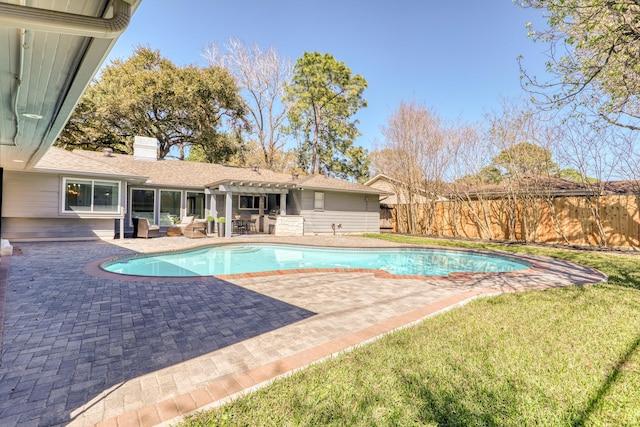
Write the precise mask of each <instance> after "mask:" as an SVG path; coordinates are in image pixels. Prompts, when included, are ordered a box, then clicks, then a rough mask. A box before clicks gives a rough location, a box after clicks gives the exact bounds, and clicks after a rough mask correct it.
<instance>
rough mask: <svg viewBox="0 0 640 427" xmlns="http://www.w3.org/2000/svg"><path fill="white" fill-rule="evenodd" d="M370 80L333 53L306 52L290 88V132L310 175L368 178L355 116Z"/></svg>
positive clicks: (302, 162)
mask: <svg viewBox="0 0 640 427" xmlns="http://www.w3.org/2000/svg"><path fill="white" fill-rule="evenodd" d="M366 87H367V82H366V80H365V79H364V78H363V77H362V76H361V75H359V74H355V75H353V74H352V73H351V70H350V69H349V68H347V66H346V65H345V64H344V62H338V61H336V60H335V59H334V57H333V56H332V55H329V54H320V53H318V52H313V53H309V52H305V53H304V54H303V56H302V57H301V58H299V59H298V60H297V61H296V64H295V66H294V71H293V78H292V81H291V83H290V84H288V85H287V87H286V95H285V102H286V103H287V104H288V105H289V108H290V109H289V113H288V118H289V132H291V133H293V134H295V135H296V136H297V137H298V138H299V140H300V143H299V146H298V161H299V163H300V166H301V167H302V168H304V169H305V170H307V172H308V173H310V174H315V173H327V174H333V175H337V176H340V177H343V178H344V177H353V178H355V179H359V178H361V177H363V176H368V174H369V170H368V161H366V159H365V157H366V152H365V151H364V150H362V149H359V150H358V149H355V148H353V141H354V139H355V138H356V137H358V136H359V135H360V132H358V129H357V127H356V125H357V123H358V121H357V120H353V119H352V117H353V116H354V115H355V114H356V113H357V112H358V110H359V109H360V108H362V107H366V105H367V102H366V100H365V99H364V98H363V96H362V94H363V92H364V90H365V88H366Z"/></svg>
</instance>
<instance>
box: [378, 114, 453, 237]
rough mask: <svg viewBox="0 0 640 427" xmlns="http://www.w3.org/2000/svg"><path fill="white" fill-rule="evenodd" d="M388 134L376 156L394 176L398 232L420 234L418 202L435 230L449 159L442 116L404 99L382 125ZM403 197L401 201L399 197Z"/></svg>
mask: <svg viewBox="0 0 640 427" xmlns="http://www.w3.org/2000/svg"><path fill="white" fill-rule="evenodd" d="M382 134H383V135H384V137H385V142H384V146H383V147H382V148H381V149H380V153H384V154H383V155H380V154H377V155H375V156H374V158H375V160H376V163H375V166H376V169H377V170H379V171H380V172H381V173H384V174H386V175H388V176H390V177H391V178H393V179H394V180H395V181H396V182H397V183H398V185H397V188H395V191H396V194H398V195H402V196H399V197H398V209H397V212H398V231H400V232H407V233H412V234H415V233H418V232H419V231H421V230H419V229H420V228H421V227H418V212H419V208H420V206H419V205H422V206H423V207H424V209H425V211H424V213H425V219H426V224H425V228H426V231H427V233H429V232H432V231H433V224H435V216H434V215H435V201H436V199H437V196H438V195H439V193H440V192H441V186H442V183H443V175H444V169H445V167H446V166H447V164H448V161H449V160H450V157H449V156H448V154H449V151H448V149H447V144H446V142H447V131H446V129H445V126H444V125H443V123H442V121H441V120H440V117H438V115H437V114H435V113H434V112H433V111H432V110H430V109H429V108H427V107H425V106H424V105H420V104H417V103H416V102H404V101H403V102H401V103H400V105H399V106H398V108H397V109H396V111H395V112H394V113H392V114H391V116H390V117H389V118H388V120H387V125H386V126H385V127H383V128H382ZM400 199H402V200H400Z"/></svg>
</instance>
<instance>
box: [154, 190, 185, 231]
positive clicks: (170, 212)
mask: <svg viewBox="0 0 640 427" xmlns="http://www.w3.org/2000/svg"><path fill="white" fill-rule="evenodd" d="M181 200H182V192H181V191H177V190H160V218H159V219H158V223H159V224H160V225H173V218H177V219H180V207H181Z"/></svg>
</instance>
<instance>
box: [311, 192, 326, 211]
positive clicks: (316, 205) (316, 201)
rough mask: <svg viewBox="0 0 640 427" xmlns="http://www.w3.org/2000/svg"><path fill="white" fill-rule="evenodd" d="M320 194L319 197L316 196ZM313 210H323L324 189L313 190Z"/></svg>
mask: <svg viewBox="0 0 640 427" xmlns="http://www.w3.org/2000/svg"><path fill="white" fill-rule="evenodd" d="M318 196H320V197H318ZM313 210H314V211H323V210H324V191H314V192H313Z"/></svg>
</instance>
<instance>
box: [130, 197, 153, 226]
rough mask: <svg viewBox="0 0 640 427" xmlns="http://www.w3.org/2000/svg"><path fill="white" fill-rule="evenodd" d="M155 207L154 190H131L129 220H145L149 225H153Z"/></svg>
mask: <svg viewBox="0 0 640 427" xmlns="http://www.w3.org/2000/svg"><path fill="white" fill-rule="evenodd" d="M155 205H156V192H155V190H149V189H143V188H134V189H132V190H131V218H136V217H138V218H147V219H148V220H149V222H150V223H151V224H155V220H154V218H155V210H154V207H155Z"/></svg>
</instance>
